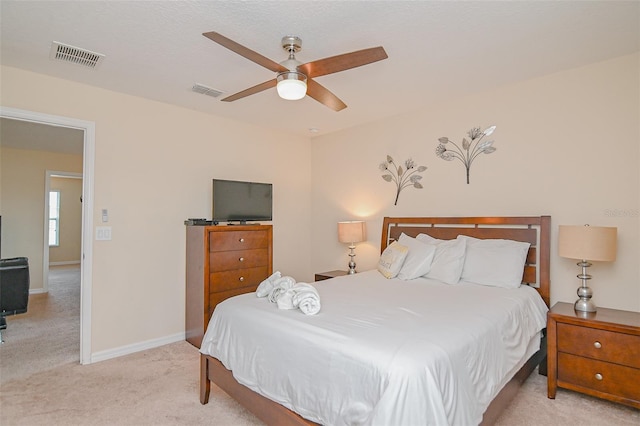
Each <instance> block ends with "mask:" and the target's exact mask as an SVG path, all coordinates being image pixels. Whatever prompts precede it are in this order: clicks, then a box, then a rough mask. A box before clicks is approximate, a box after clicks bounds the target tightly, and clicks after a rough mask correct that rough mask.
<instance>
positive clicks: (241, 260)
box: [238, 257, 599, 347]
mask: <svg viewBox="0 0 640 426" xmlns="http://www.w3.org/2000/svg"><path fill="white" fill-rule="evenodd" d="M238 261H239V262H244V257H241V258H240V259H238ZM598 347H599V346H598Z"/></svg>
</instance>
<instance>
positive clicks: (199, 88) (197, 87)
mask: <svg viewBox="0 0 640 426" xmlns="http://www.w3.org/2000/svg"><path fill="white" fill-rule="evenodd" d="M191 90H193V91H194V92H196V93H202V94H203V95H207V96H212V97H214V98H217V97H218V96H220V95H222V93H224V92H222V91H220V90H218V89H212V88H211V87H207V86H205V85H204V84H200V83H196V84H194V85H193V87H192V88H191Z"/></svg>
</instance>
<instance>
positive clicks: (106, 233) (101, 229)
mask: <svg viewBox="0 0 640 426" xmlns="http://www.w3.org/2000/svg"><path fill="white" fill-rule="evenodd" d="M96 240H97V241H109V240H111V227H110V226H96Z"/></svg>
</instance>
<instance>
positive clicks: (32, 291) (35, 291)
mask: <svg viewBox="0 0 640 426" xmlns="http://www.w3.org/2000/svg"><path fill="white" fill-rule="evenodd" d="M46 292H47V290H45V289H44V288H30V289H29V294H42V293H46Z"/></svg>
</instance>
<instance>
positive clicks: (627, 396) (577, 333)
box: [547, 303, 640, 408]
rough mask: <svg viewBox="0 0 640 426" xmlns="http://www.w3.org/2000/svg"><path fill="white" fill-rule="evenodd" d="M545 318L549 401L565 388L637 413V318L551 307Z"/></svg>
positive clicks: (639, 377) (614, 312) (639, 338)
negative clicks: (623, 406)
mask: <svg viewBox="0 0 640 426" xmlns="http://www.w3.org/2000/svg"><path fill="white" fill-rule="evenodd" d="M547 318H548V321H547V336H548V341H547V344H548V346H547V348H548V349H547V351H548V352H547V354H548V376H547V396H548V397H549V398H552V399H553V398H555V397H556V389H557V388H564V389H570V390H573V391H577V392H582V393H585V394H587V395H591V396H596V397H599V398H603V399H607V400H609V401H614V402H619V403H621V404H625V405H629V406H631V407H635V408H640V312H630V311H619V310H616V309H606V308H598V311H597V312H593V313H584V314H583V313H580V314H578V313H576V312H575V311H574V309H573V304H570V303H556V304H555V305H554V306H553V308H551V310H550V311H549V313H548V316H547Z"/></svg>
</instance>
